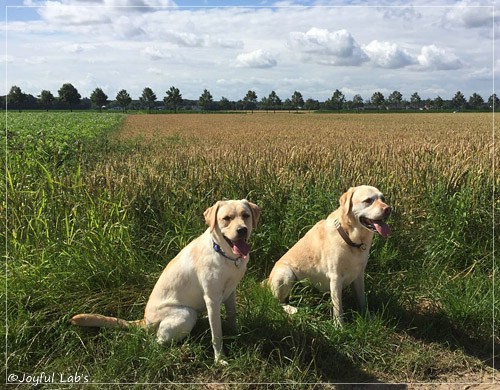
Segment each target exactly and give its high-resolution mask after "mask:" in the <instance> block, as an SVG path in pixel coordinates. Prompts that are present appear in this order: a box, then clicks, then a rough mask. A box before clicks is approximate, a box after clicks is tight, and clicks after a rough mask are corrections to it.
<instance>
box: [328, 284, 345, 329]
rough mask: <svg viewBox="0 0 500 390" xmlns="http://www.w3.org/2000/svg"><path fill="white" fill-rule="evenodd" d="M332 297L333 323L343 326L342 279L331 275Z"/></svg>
mask: <svg viewBox="0 0 500 390" xmlns="http://www.w3.org/2000/svg"><path fill="white" fill-rule="evenodd" d="M330 295H331V298H332V309H333V321H335V322H336V323H338V324H339V325H342V322H343V320H342V279H341V278H339V277H337V276H336V275H330Z"/></svg>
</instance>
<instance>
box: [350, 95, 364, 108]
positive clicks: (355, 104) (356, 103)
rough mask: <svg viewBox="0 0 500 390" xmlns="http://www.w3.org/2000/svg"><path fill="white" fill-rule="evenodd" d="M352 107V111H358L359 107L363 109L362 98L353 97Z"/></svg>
mask: <svg viewBox="0 0 500 390" xmlns="http://www.w3.org/2000/svg"><path fill="white" fill-rule="evenodd" d="M352 106H353V108H354V109H356V110H359V109H360V108H361V107H363V98H362V97H361V95H358V94H356V95H354V97H353V98H352Z"/></svg>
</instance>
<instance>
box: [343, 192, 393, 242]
mask: <svg viewBox="0 0 500 390" xmlns="http://www.w3.org/2000/svg"><path fill="white" fill-rule="evenodd" d="M340 208H341V209H342V211H343V213H344V214H345V215H346V216H349V215H352V216H353V217H354V218H355V220H356V221H357V222H358V223H359V224H360V225H361V226H363V227H364V228H366V229H368V230H371V231H373V232H377V233H378V234H380V235H381V236H382V237H387V236H389V235H390V234H391V229H390V228H389V225H387V223H386V222H385V221H386V220H387V218H389V216H390V215H391V211H392V209H391V207H390V206H388V205H387V204H386V203H385V198H384V195H383V194H382V192H380V191H379V190H378V189H377V188H375V187H371V186H359V187H352V188H350V189H349V190H348V191H347V192H346V193H344V194H343V195H342V196H341V197H340Z"/></svg>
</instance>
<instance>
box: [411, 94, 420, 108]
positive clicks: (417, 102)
mask: <svg viewBox="0 0 500 390" xmlns="http://www.w3.org/2000/svg"><path fill="white" fill-rule="evenodd" d="M421 101H422V99H421V98H420V95H419V94H418V92H413V94H412V95H411V97H410V103H411V104H412V105H414V106H415V107H416V108H419V107H420V102H421Z"/></svg>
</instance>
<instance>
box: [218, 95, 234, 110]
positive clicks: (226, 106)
mask: <svg viewBox="0 0 500 390" xmlns="http://www.w3.org/2000/svg"><path fill="white" fill-rule="evenodd" d="M231 106H232V104H231V102H230V101H229V99H228V98H227V97H224V96H222V97H221V98H220V101H219V108H220V109H221V110H230V109H231V108H232V107H231Z"/></svg>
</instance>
